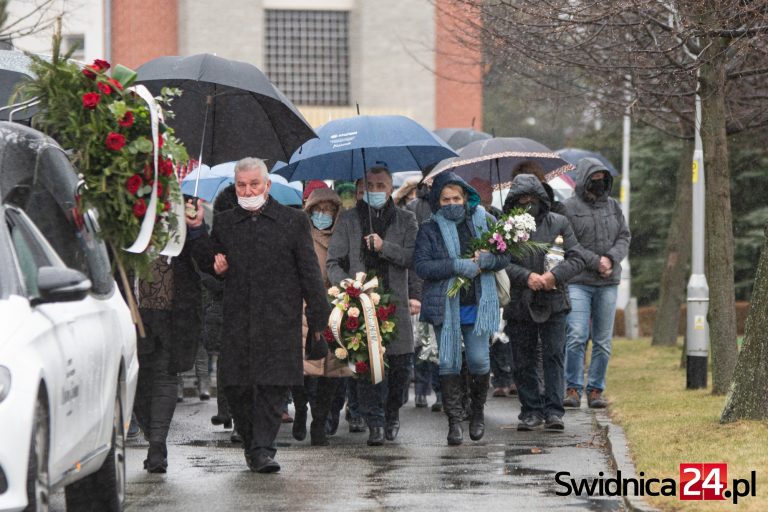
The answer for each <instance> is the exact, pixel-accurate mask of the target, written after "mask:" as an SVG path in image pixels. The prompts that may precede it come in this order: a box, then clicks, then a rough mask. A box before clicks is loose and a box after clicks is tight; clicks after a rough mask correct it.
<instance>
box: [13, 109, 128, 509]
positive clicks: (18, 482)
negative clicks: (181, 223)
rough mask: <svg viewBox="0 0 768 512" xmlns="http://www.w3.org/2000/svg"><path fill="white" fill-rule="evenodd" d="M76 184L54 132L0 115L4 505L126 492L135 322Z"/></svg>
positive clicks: (116, 498)
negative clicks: (82, 211) (58, 494)
mask: <svg viewBox="0 0 768 512" xmlns="http://www.w3.org/2000/svg"><path fill="white" fill-rule="evenodd" d="M9 133H12V134H13V137H9V136H8V134H9ZM30 166H31V168H30ZM76 186H77V178H76V176H75V174H74V172H73V170H72V168H71V167H70V166H69V162H68V161H67V158H66V155H65V154H64V153H63V151H62V150H61V149H60V148H59V147H58V146H57V145H56V144H55V143H54V142H53V141H52V140H51V139H48V138H46V137H44V136H43V135H42V134H40V133H39V132H36V131H35V130H32V129H29V128H25V127H23V126H15V125H10V124H8V123H2V122H0V198H1V199H2V204H0V218H2V222H0V326H2V328H0V511H16V510H47V509H48V500H49V495H50V494H51V493H53V492H55V491H57V490H59V489H61V488H65V494H66V503H67V510H70V511H71V510H105V511H108V510H122V508H123V504H124V501H125V451H124V440H125V432H126V430H127V427H128V424H129V422H130V418H131V410H132V408H133V401H134V396H135V392H136V381H137V377H138V359H137V355H136V334H135V328H134V326H133V324H132V322H131V316H130V312H129V310H128V307H127V306H126V304H125V301H124V300H123V298H122V296H121V294H120V291H119V290H118V288H117V286H116V284H115V281H114V279H113V277H112V271H111V267H110V263H109V259H108V256H107V251H106V248H105V245H104V243H103V242H101V241H100V240H99V239H98V238H97V237H96V236H95V231H96V229H95V228H96V225H95V219H94V217H93V216H92V215H86V216H85V218H83V217H81V216H80V215H79V214H78V213H77V211H76V210H75V209H74V194H75V189H76Z"/></svg>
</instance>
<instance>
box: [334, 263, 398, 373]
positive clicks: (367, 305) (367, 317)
mask: <svg viewBox="0 0 768 512" xmlns="http://www.w3.org/2000/svg"><path fill="white" fill-rule="evenodd" d="M364 280H365V272H358V273H357V274H356V275H355V278H354V279H345V280H343V281H342V282H341V283H339V284H340V286H341V293H342V294H343V293H344V290H346V289H347V288H349V287H350V286H353V287H355V288H358V289H359V290H360V295H359V296H358V297H357V298H358V299H359V300H360V305H361V306H362V311H361V312H360V314H361V316H362V317H363V321H364V322H365V334H366V338H367V345H368V366H369V367H370V374H371V383H372V384H378V383H379V382H381V381H382V380H384V347H383V346H382V339H381V330H380V329H379V319H378V318H377V317H376V306H375V304H374V303H373V299H371V297H370V296H369V295H368V293H367V292H368V291H369V290H375V289H376V288H378V286H379V280H378V278H375V277H374V278H373V279H371V280H370V281H367V282H364ZM341 302H343V299H338V298H337V299H336V300H334V301H333V304H334V305H337V304H340V303H341ZM344 313H345V311H344V310H343V309H341V308H339V307H334V308H333V311H332V312H331V316H330V318H329V319H328V326H329V327H330V328H331V332H332V333H333V337H334V339H335V340H336V343H337V344H338V345H339V346H340V347H342V348H344V349H345V350H346V348H347V347H346V346H345V345H344V342H343V340H342V338H341V322H342V321H343V319H344ZM348 364H349V367H350V368H351V369H352V371H354V370H355V367H354V364H353V363H352V362H351V361H350V362H349V363H348Z"/></svg>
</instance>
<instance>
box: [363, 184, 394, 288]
mask: <svg viewBox="0 0 768 512" xmlns="http://www.w3.org/2000/svg"><path fill="white" fill-rule="evenodd" d="M356 208H357V216H358V217H359V218H360V231H361V232H362V233H363V238H362V239H361V240H360V254H361V255H362V256H363V265H364V266H365V271H366V272H373V273H374V274H376V276H377V277H378V278H379V279H381V280H382V282H383V285H384V288H386V289H389V263H387V261H386V260H385V259H384V258H381V257H380V256H379V253H378V252H376V251H372V250H370V249H368V244H367V242H366V240H365V235H370V234H371V224H373V233H376V234H377V235H379V236H380V237H381V239H382V240H384V236H385V235H386V234H387V229H389V226H390V225H391V224H392V221H393V220H395V213H396V210H395V208H396V207H395V203H394V202H393V201H392V198H390V199H389V200H388V201H387V202H386V204H385V205H384V206H383V207H381V208H380V209H378V210H377V209H375V208H371V210H370V211H371V213H373V215H372V216H370V221H369V220H368V218H369V215H368V204H367V203H366V202H365V201H362V200H360V201H358V202H357V206H356Z"/></svg>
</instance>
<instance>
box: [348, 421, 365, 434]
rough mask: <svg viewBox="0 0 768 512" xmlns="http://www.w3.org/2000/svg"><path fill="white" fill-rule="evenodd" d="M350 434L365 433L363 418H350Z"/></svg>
mask: <svg viewBox="0 0 768 512" xmlns="http://www.w3.org/2000/svg"><path fill="white" fill-rule="evenodd" d="M349 431H350V432H365V420H363V418H352V419H350V420H349Z"/></svg>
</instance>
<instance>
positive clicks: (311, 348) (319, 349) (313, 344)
mask: <svg viewBox="0 0 768 512" xmlns="http://www.w3.org/2000/svg"><path fill="white" fill-rule="evenodd" d="M304 354H305V355H306V359H307V361H319V360H321V359H325V357H326V356H327V355H328V343H326V341H325V338H323V337H322V336H320V339H319V340H316V339H315V333H313V332H311V331H310V332H307V339H306V341H305V343H304Z"/></svg>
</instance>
